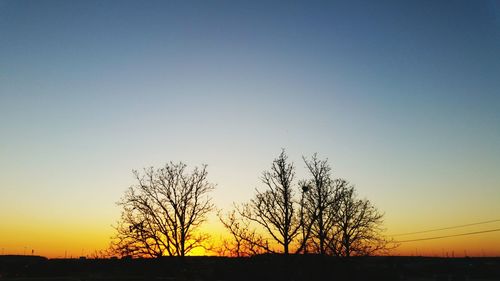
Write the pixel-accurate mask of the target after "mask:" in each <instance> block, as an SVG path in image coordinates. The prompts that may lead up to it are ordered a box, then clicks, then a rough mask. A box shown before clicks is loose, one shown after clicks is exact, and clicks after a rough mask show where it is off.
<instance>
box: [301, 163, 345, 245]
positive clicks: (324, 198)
mask: <svg viewBox="0 0 500 281" xmlns="http://www.w3.org/2000/svg"><path fill="white" fill-rule="evenodd" d="M303 159H304V163H305V164H306V167H307V169H308V170H309V173H310V175H311V179H309V180H307V181H305V182H304V183H303V198H304V199H303V200H302V205H303V207H302V209H303V210H305V212H304V216H305V217H306V218H307V219H304V224H303V228H305V229H306V236H305V237H306V238H310V242H311V243H312V245H313V249H314V250H315V252H317V253H319V254H326V253H327V250H328V247H327V240H328V239H329V237H328V236H329V235H330V234H331V233H332V231H333V228H334V227H335V223H336V219H337V212H338V208H339V206H340V197H341V190H342V182H340V181H338V180H333V179H332V176H331V168H330V165H329V164H328V160H327V159H325V160H320V159H318V156H317V154H314V155H313V156H312V158H311V160H308V159H307V158H305V157H303ZM309 235H310V237H309Z"/></svg>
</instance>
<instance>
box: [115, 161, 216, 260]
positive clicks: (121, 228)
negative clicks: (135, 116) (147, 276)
mask: <svg viewBox="0 0 500 281" xmlns="http://www.w3.org/2000/svg"><path fill="white" fill-rule="evenodd" d="M186 167H187V166H186V165H185V164H184V163H182V162H179V163H177V164H174V163H172V162H170V163H167V164H166V165H165V166H164V167H162V168H158V169H154V168H153V167H150V168H147V169H144V171H143V173H142V174H141V173H139V172H137V171H134V175H135V178H136V179H137V181H138V184H136V185H133V186H131V187H130V188H129V189H128V190H127V192H126V193H125V195H124V197H123V198H122V199H121V201H120V202H118V205H120V206H121V207H122V208H123V210H122V214H121V219H120V221H119V222H118V225H117V226H116V231H117V234H116V236H115V237H114V240H113V242H112V249H113V250H114V252H115V253H117V254H119V255H121V256H135V257H160V256H165V255H169V256H185V255H186V254H187V253H189V252H190V251H191V250H193V249H194V248H197V247H202V246H203V242H204V241H205V240H206V239H207V238H208V235H207V234H203V233H200V232H199V231H198V228H199V226H200V225H201V224H202V223H204V222H205V221H206V218H207V215H208V213H209V212H210V211H212V210H213V208H214V206H213V204H212V203H211V199H210V197H209V193H210V192H211V191H212V190H213V189H214V185H213V184H211V183H209V182H208V180H207V170H206V165H203V166H202V167H201V168H198V167H195V168H194V169H193V170H192V171H191V172H188V171H186Z"/></svg>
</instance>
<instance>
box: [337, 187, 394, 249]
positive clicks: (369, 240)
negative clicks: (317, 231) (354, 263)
mask: <svg viewBox="0 0 500 281" xmlns="http://www.w3.org/2000/svg"><path fill="white" fill-rule="evenodd" d="M343 182H344V184H343V185H344V186H343V189H342V197H341V204H340V208H339V209H338V220H337V225H336V230H335V232H334V233H333V234H332V236H331V237H332V239H331V240H330V241H329V242H330V243H329V246H330V248H331V250H332V252H334V253H335V254H336V255H339V256H345V257H349V256H352V255H371V254H374V253H377V252H379V251H385V250H387V249H388V248H389V246H388V245H389V244H390V243H391V241H389V240H387V239H386V238H385V237H384V235H383V233H382V232H383V230H384V229H383V228H382V223H383V214H382V213H380V212H379V211H378V210H377V209H376V208H375V207H374V206H373V205H372V204H371V202H370V201H368V200H362V199H358V198H357V196H356V192H355V189H354V187H353V186H352V185H348V184H347V182H345V181H343Z"/></svg>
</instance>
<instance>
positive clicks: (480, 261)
mask: <svg viewBox="0 0 500 281" xmlns="http://www.w3.org/2000/svg"><path fill="white" fill-rule="evenodd" d="M0 280H2V281H3V280H17V281H24V280H36V281H41V280H50V281H55V280H75V281H76V280H102V281H112V280H130V281H136V280H137V281H138V280H172V281H175V280H199V281H204V280H207V281H208V280H214V281H215V280H220V281H223V280H414V281H417V280H422V281H423V280H456V281H458V280H469V281H474V280H477V281H479V280H500V258H427V257H353V258H350V259H338V258H333V257H321V256H315V255H307V256H303V255H302V256H290V257H288V258H285V257H283V256H273V255H263V256H256V257H252V258H226V257H186V258H183V259H182V258H174V257H165V258H161V259H46V258H43V257H33V256H0Z"/></svg>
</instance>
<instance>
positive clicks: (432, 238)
mask: <svg viewBox="0 0 500 281" xmlns="http://www.w3.org/2000/svg"><path fill="white" fill-rule="evenodd" d="M496 231H500V228H497V229H490V230H483V231H476V232H467V233H460V234H452V235H445V236H437V237H427V238H420V239H412V240H402V241H395V242H396V243H407V242H416V241H425V240H435V239H443V238H449V237H457V236H467V235H475V234H481V233H488V232H496Z"/></svg>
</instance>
